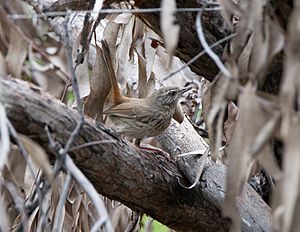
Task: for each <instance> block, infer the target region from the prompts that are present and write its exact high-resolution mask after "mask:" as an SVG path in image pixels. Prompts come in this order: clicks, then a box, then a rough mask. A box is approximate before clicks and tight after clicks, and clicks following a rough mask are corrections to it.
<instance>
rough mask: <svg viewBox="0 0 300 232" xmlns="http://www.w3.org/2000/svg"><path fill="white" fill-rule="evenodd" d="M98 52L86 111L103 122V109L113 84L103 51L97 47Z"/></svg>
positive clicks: (85, 107)
mask: <svg viewBox="0 0 300 232" xmlns="http://www.w3.org/2000/svg"><path fill="white" fill-rule="evenodd" d="M96 50H97V55H96V59H95V63H94V68H93V74H92V77H91V80H90V82H91V83H90V86H91V93H90V95H89V96H88V97H87V100H86V103H85V106H84V111H85V114H86V115H88V116H90V117H91V118H93V119H95V120H97V121H98V120H99V121H102V113H103V107H104V103H105V100H106V98H107V96H108V94H109V91H110V88H111V84H110V79H109V73H108V70H107V67H106V64H105V61H104V59H103V55H102V50H101V48H100V47H99V46H96Z"/></svg>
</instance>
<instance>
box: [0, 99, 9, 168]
mask: <svg viewBox="0 0 300 232" xmlns="http://www.w3.org/2000/svg"><path fill="white" fill-rule="evenodd" d="M7 122H8V119H7V117H6V112H5V108H4V106H3V105H2V104H1V103H0V172H1V171H2V169H3V168H4V165H5V163H6V160H7V156H8V154H9V150H10V138H9V131H8V127H7Z"/></svg>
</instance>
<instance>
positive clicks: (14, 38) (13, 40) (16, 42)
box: [5, 27, 28, 78]
mask: <svg viewBox="0 0 300 232" xmlns="http://www.w3.org/2000/svg"><path fill="white" fill-rule="evenodd" d="M27 51H28V44H27V43H26V42H25V41H24V39H23V38H22V36H20V34H19V33H18V32H16V30H15V29H14V28H12V27H11V28H10V36H9V46H8V53H7V55H6V57H5V61H6V67H7V72H8V73H10V74H12V75H13V76H14V77H17V78H21V73H22V68H23V63H24V61H25V59H26V56H27Z"/></svg>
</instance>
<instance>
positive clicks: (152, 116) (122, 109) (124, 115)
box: [104, 87, 191, 139]
mask: <svg viewBox="0 0 300 232" xmlns="http://www.w3.org/2000/svg"><path fill="white" fill-rule="evenodd" d="M190 89H191V87H188V88H178V87H165V88H161V89H159V90H157V91H155V92H154V93H153V94H152V95H151V96H149V97H147V98H131V99H130V101H128V102H124V103H121V104H119V105H116V106H113V107H111V108H110V109H107V110H106V111H104V114H107V115H108V116H109V119H110V121H111V122H112V124H113V127H114V128H115V129H116V131H117V132H120V133H122V134H124V135H126V136H128V137H131V138H136V139H142V138H146V137H152V136H156V135H159V134H160V133H162V132H163V131H164V130H165V129H167V128H168V126H169V125H170V123H171V119H172V116H173V114H174V112H175V107H176V104H177V102H178V100H179V98H180V96H181V95H182V94H183V93H184V92H186V91H188V90H190Z"/></svg>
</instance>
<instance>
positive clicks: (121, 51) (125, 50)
mask: <svg viewBox="0 0 300 232" xmlns="http://www.w3.org/2000/svg"><path fill="white" fill-rule="evenodd" d="M133 26H134V17H131V19H130V21H129V23H128V24H126V25H124V27H123V31H122V37H121V42H120V44H119V45H118V48H117V53H116V61H117V66H116V70H117V79H118V82H119V84H120V85H121V89H122V90H125V87H126V84H127V83H128V82H129V83H131V84H132V83H137V82H138V81H137V80H138V76H137V68H138V67H137V65H136V62H134V60H135V57H134V56H133V59H131V60H130V54H129V52H130V48H131V43H132V33H133ZM130 86H131V85H130Z"/></svg>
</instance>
